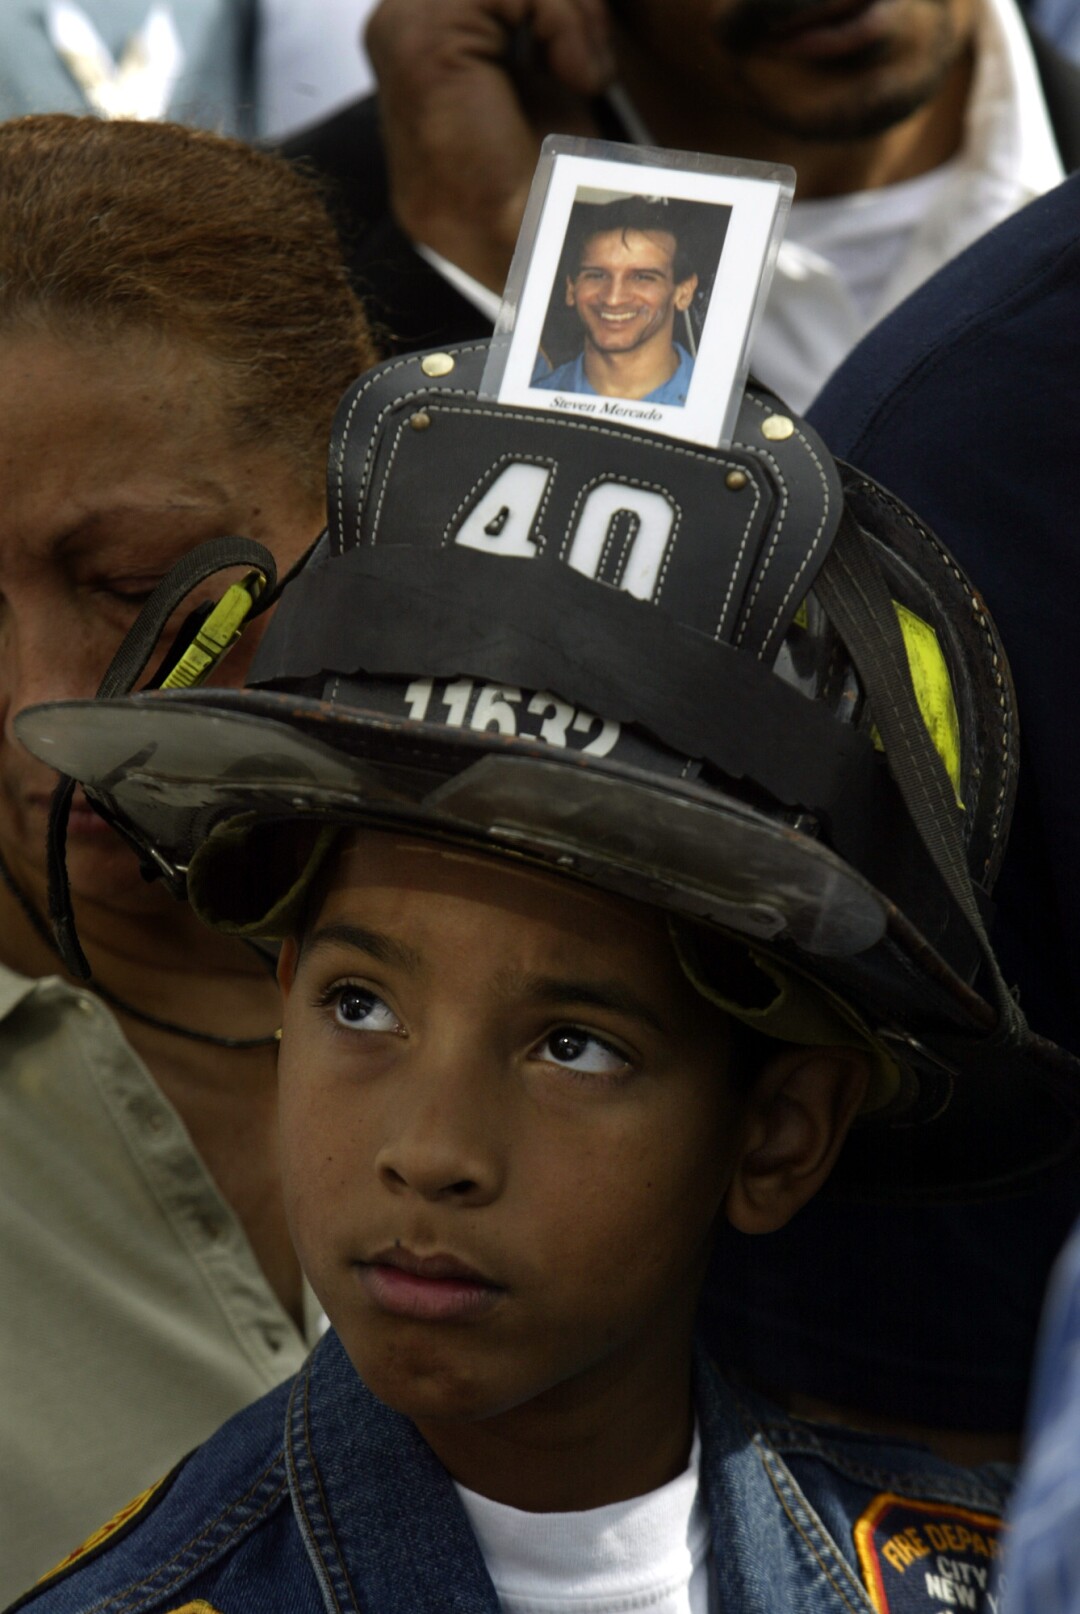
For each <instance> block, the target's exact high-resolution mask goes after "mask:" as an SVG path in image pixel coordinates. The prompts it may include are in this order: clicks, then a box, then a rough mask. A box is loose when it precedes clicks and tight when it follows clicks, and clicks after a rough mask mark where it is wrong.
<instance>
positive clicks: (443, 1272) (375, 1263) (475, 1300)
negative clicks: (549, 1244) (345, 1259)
mask: <svg viewBox="0 0 1080 1614" xmlns="http://www.w3.org/2000/svg"><path fill="white" fill-rule="evenodd" d="M356 1272H357V1276H358V1277H359V1279H360V1284H361V1287H362V1288H363V1289H364V1291H365V1293H366V1294H367V1296H368V1298H369V1299H370V1300H372V1301H373V1302H374V1303H375V1305H376V1306H377V1307H378V1308H379V1310H380V1311H385V1312H388V1313H390V1315H391V1316H395V1317H412V1318H416V1319H418V1320H420V1321H422V1322H445V1321H449V1320H452V1319H454V1318H459V1317H469V1316H476V1315H477V1314H478V1313H481V1312H486V1311H490V1310H491V1308H492V1306H494V1305H496V1304H497V1303H498V1301H499V1299H500V1298H501V1296H502V1295H503V1294H504V1293H505V1290H504V1289H502V1288H501V1287H500V1285H499V1284H496V1283H493V1282H492V1281H491V1279H490V1278H485V1277H484V1275H483V1274H482V1273H480V1272H477V1271H476V1269H475V1268H474V1267H470V1266H469V1265H468V1264H467V1263H466V1262H464V1261H460V1260H458V1258H457V1257H456V1256H453V1255H441V1254H440V1255H427V1256H419V1255H414V1254H413V1252H412V1251H411V1250H405V1249H399V1248H398V1247H397V1246H395V1247H394V1248H392V1249H389V1250H380V1251H379V1252H378V1253H377V1254H376V1255H373V1256H371V1257H370V1258H369V1259H368V1260H366V1261H358V1262H357V1263H356Z"/></svg>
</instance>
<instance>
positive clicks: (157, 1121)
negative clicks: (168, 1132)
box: [146, 1110, 165, 1132]
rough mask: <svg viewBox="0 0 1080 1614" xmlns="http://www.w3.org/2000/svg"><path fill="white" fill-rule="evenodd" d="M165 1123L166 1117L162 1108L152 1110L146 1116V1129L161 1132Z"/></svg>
mask: <svg viewBox="0 0 1080 1614" xmlns="http://www.w3.org/2000/svg"><path fill="white" fill-rule="evenodd" d="M164 1125H165V1117H164V1115H162V1113H161V1111H160V1110H151V1111H150V1113H149V1114H148V1115H147V1117H146V1130H147V1131H148V1132H160V1131H161V1130H162V1128H163V1127H164Z"/></svg>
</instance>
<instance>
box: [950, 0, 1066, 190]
mask: <svg viewBox="0 0 1080 1614" xmlns="http://www.w3.org/2000/svg"><path fill="white" fill-rule="evenodd" d="M975 43H976V58H975V73H974V77H973V80H972V85H971V95H970V99H969V101H968V111H967V118H966V120H965V133H964V146H963V149H962V151H961V153H960V156H961V160H962V162H963V164H964V166H965V168H968V169H977V170H980V171H982V172H984V173H989V174H993V175H994V176H995V177H997V178H998V179H999V180H1000V181H1001V182H1002V183H1003V184H1005V185H1008V186H1011V187H1013V188H1014V189H1015V191H1016V193H1017V194H1018V195H1019V196H1022V197H1023V199H1024V200H1025V201H1026V200H1031V199H1032V198H1034V197H1036V196H1041V195H1043V193H1044V192H1045V191H1048V190H1052V189H1053V187H1054V186H1055V185H1059V184H1060V183H1061V181H1062V180H1063V179H1064V177H1065V170H1064V168H1063V166H1062V162H1061V156H1060V153H1059V152H1058V148H1057V143H1056V141H1055V139H1054V131H1053V127H1052V125H1051V123H1050V114H1049V112H1048V111H1047V106H1046V98H1045V97H1044V95H1043V92H1042V83H1041V80H1040V78H1039V70H1038V67H1037V66H1036V62H1035V55H1034V52H1033V51H1032V48H1031V41H1030V39H1029V38H1028V34H1027V30H1026V28H1025V27H1024V24H1023V21H1022V19H1021V16H1020V12H1019V10H1018V9H1017V6H1016V4H1015V0H982V5H981V6H980V8H979V14H978V20H977V23H976V35H975Z"/></svg>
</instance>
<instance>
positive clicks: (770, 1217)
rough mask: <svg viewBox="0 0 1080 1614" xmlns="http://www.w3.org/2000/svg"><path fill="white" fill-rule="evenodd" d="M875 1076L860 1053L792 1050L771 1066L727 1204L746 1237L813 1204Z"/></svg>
mask: <svg viewBox="0 0 1080 1614" xmlns="http://www.w3.org/2000/svg"><path fill="white" fill-rule="evenodd" d="M869 1076H870V1065H869V1061H868V1059H867V1057H866V1055H865V1054H862V1053H860V1052H859V1051H858V1049H855V1048H789V1049H786V1050H785V1051H784V1052H783V1053H780V1054H777V1056H776V1057H775V1058H774V1059H771V1060H770V1061H769V1063H768V1064H767V1065H766V1066H765V1068H764V1070H763V1071H762V1072H761V1074H760V1075H759V1077H758V1079H757V1081H756V1083H755V1084H754V1088H753V1091H752V1092H751V1094H750V1098H749V1100H748V1106H747V1115H746V1123H745V1132H744V1138H743V1146H742V1149H741V1152H740V1155H739V1158H738V1160H737V1162H736V1165H735V1170H734V1174H733V1176H732V1180H731V1184H730V1187H729V1188H728V1192H727V1197H726V1200H725V1208H726V1210H727V1215H728V1220H729V1221H730V1222H731V1224H732V1226H733V1227H736V1228H738V1229H739V1231H740V1232H742V1233H771V1232H774V1231H775V1230H776V1229H777V1228H779V1227H783V1225H784V1223H785V1222H787V1221H788V1220H790V1218H791V1217H792V1216H794V1215H795V1212H796V1211H798V1210H801V1209H802V1207H803V1206H804V1205H805V1204H806V1202H807V1200H809V1199H812V1198H813V1196H814V1195H815V1194H816V1193H817V1191H818V1189H819V1188H820V1187H821V1185H822V1184H823V1183H824V1181H825V1179H826V1177H827V1176H828V1175H829V1172H830V1171H831V1170H832V1168H833V1164H834V1162H835V1160H836V1157H837V1155H838V1154H839V1152H840V1146H841V1144H842V1143H843V1141H844V1139H845V1137H846V1136H847V1133H848V1128H849V1127H850V1126H851V1123H852V1121H853V1120H854V1119H855V1117H856V1115H857V1114H858V1112H859V1106H860V1105H861V1104H862V1101H863V1097H864V1095H865V1093H866V1086H867V1082H868V1080H869Z"/></svg>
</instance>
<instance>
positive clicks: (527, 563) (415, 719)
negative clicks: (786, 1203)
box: [18, 343, 1080, 1199]
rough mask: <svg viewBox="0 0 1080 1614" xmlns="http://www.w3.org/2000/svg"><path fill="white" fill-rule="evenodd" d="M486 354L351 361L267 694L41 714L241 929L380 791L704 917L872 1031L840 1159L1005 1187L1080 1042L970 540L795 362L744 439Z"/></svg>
mask: <svg viewBox="0 0 1080 1614" xmlns="http://www.w3.org/2000/svg"><path fill="white" fill-rule="evenodd" d="M485 355H486V344H483V343H479V344H475V345H470V346H462V347H458V348H455V349H451V350H449V351H448V352H446V353H439V354H426V355H425V354H414V355H410V356H408V357H405V358H398V359H395V360H392V361H390V362H388V363H386V364H384V365H382V366H380V367H379V368H377V369H375V370H373V371H371V372H369V373H368V374H367V375H365V376H364V377H362V378H361V379H360V380H359V381H358V382H356V383H355V385H354V386H353V387H352V388H351V389H350V391H349V393H348V394H347V395H346V397H345V399H344V400H343V402H342V404H341V406H340V409H339V412H338V415H337V419H336V422H335V428H334V436H333V443H332V449H331V455H330V467H329V477H328V487H329V512H330V521H329V527H328V530H327V532H326V534H324V536H323V538H322V539H321V540H320V542H319V544H318V545H317V546H316V548H315V550H314V551H313V553H312V554H311V556H310V558H309V559H308V561H307V564H306V565H305V566H304V568H303V570H302V571H301V572H300V573H299V574H298V575H297V576H296V577H295V579H294V580H293V581H291V582H290V583H289V585H288V587H287V588H286V589H285V591H284V594H283V595H282V597H281V601H280V604H278V606H277V609H276V612H275V615H274V617H273V619H272V621H271V623H270V626H269V629H268V631H267V633H266V635H265V637H264V639H263V641H262V643H261V645H260V647H259V649H258V652H257V654H256V657H255V661H254V663H253V665H252V669H251V674H250V679H249V685H248V687H247V688H245V689H243V690H239V691H235V690H226V689H215V688H212V687H203V688H191V689H187V690H183V691H180V692H176V693H170V692H167V691H163V690H152V691H150V692H146V691H144V692H142V693H139V694H136V695H126V694H125V695H121V696H120V697H119V698H112V699H104V700H99V701H96V702H87V701H60V702H55V703H52V704H50V705H48V706H43V707H40V708H37V709H35V710H33V711H30V712H27V713H24V714H23V716H22V718H21V719H20V721H19V725H18V731H19V734H20V736H21V737H22V739H23V740H24V741H25V742H26V743H27V744H28V745H29V747H30V749H31V750H33V751H34V752H35V753H36V754H37V755H39V756H41V757H43V758H44V759H45V760H48V761H50V762H51V763H53V765H54V766H57V767H58V768H60V769H61V770H62V771H63V772H65V773H67V774H68V775H71V776H72V777H74V778H75V779H77V780H79V781H81V782H82V783H83V785H84V787H85V790H86V794H87V796H88V797H89V799H90V800H91V801H92V802H93V803H94V804H95V805H96V806H97V807H98V809H99V810H100V811H101V812H102V813H103V814H104V815H105V816H106V817H107V818H108V819H109V820H110V821H111V822H112V823H113V824H115V825H116V826H117V827H118V828H119V829H120V830H121V831H122V832H123V833H124V834H125V835H126V836H127V837H128V839H129V840H130V841H131V842H132V843H133V845H134V846H135V847H136V848H137V849H138V850H139V852H140V854H141V855H142V857H143V860H144V864H145V865H146V867H147V868H148V869H149V870H152V871H153V872H154V873H155V874H157V875H159V876H161V877H163V878H164V879H165V880H166V881H167V883H168V884H169V886H170V887H171V888H172V889H173V891H174V892H176V893H177V894H178V895H188V896H189V897H190V898H191V900H193V901H194V903H195V905H196V907H198V908H199V909H200V910H201V911H202V912H203V914H204V917H207V918H208V919H209V920H210V921H211V922H212V923H215V924H218V925H223V926H225V927H227V928H231V929H234V930H236V931H238V932H241V933H247V934H252V935H258V934H263V935H273V934H275V933H281V931H282V930H283V929H284V928H285V927H286V926H287V923H288V908H289V902H290V894H291V893H292V892H293V891H294V887H295V882H296V866H295V862H294V860H293V855H294V852H295V843H296V841H297V839H298V838H300V839H302V837H298V836H297V828H296V827H297V825H303V826H307V827H308V833H309V835H310V840H311V844H312V845H314V844H323V843H325V841H326V838H327V837H326V834H325V827H326V826H327V824H328V823H329V824H334V823H350V822H352V823H355V822H357V821H363V822H365V823H368V824H371V825H375V826H378V825H385V826H398V827H411V828H412V829H414V830H415V831H416V832H417V833H421V834H425V835H432V836H436V837H449V838H453V839H458V840H464V841H467V842H470V843H472V844H474V845H480V846H483V847H486V848H487V849H489V850H491V851H493V852H498V853H501V854H503V855H506V856H510V857H515V858H522V859H526V860H529V861H531V862H533V863H539V864H542V865H547V866H549V867H551V868H554V869H556V870H558V871H561V872H562V873H564V874H565V875H567V876H568V877H571V878H575V879H579V880H584V881H587V882H590V883H592V884H595V885H597V886H600V887H603V888H605V889H607V890H609V891H612V892H616V893H620V894H622V895H624V896H628V897H631V898H635V899H638V900H640V901H642V902H646V903H650V904H653V905H655V906H657V907H659V908H661V909H664V910H666V911H667V912H668V913H669V914H670V915H671V916H672V920H673V934H674V935H675V938H676V945H677V946H678V947H679V949H680V952H681V954H682V956H683V961H684V965H685V967H686V968H687V969H688V970H689V971H690V972H691V974H692V975H693V976H694V978H695V979H696V980H697V981H698V983H699V985H701V986H702V988H703V989H704V990H706V991H707V992H709V993H710V995H714V996H715V997H716V998H717V1000H718V1001H722V1002H724V1003H725V1004H726V1005H727V1006H728V1007H730V1008H732V1010H733V1012H735V1013H737V1014H739V1016H740V1018H743V1019H744V1020H746V1021H747V1022H748V1023H749V1024H751V1025H754V1026H756V1027H757V1028H758V1029H760V1030H761V1031H763V1032H764V1033H766V1034H767V1035H772V1036H777V1037H781V1038H785V1039H787V1040H790V1041H803V1040H805V1041H821V1040H833V1041H845V1040H848V1041H852V1042H856V1043H859V1044H860V1045H862V1046H864V1047H867V1048H868V1049H869V1050H870V1052H871V1055H872V1059H873V1062H874V1068H875V1080H874V1082H873V1084H872V1089H871V1098H870V1101H869V1102H868V1104H867V1106H866V1110H865V1113H864V1114H863V1116H862V1117H861V1118H860V1120H859V1122H858V1123H857V1124H856V1127H855V1129H854V1130H853V1132H852V1134H851V1137H850V1139H849V1142H848V1144H847V1145H846V1146H845V1149H844V1152H843V1155H842V1158H841V1161H840V1163H839V1165H838V1168H837V1171H836V1173H835V1180H834V1188H835V1189H836V1190H837V1191H840V1192H845V1191H846V1192H849V1193H859V1194H863V1195H869V1196H873V1197H881V1198H898V1197H900V1198H903V1197H913V1198H938V1199H947V1198H951V1197H965V1196H969V1195H972V1194H975V1193H980V1192H987V1191H1003V1190H1005V1191H1007V1190H1009V1189H1010V1188H1013V1187H1016V1186H1019V1185H1020V1184H1022V1183H1023V1182H1024V1181H1025V1180H1027V1179H1028V1178H1029V1177H1030V1176H1031V1174H1032V1173H1033V1172H1037V1171H1039V1170H1041V1169H1043V1168H1045V1167H1047V1166H1049V1165H1051V1164H1053V1163H1055V1162H1057V1161H1059V1160H1061V1159H1062V1158H1064V1157H1066V1156H1068V1155H1069V1154H1070V1152H1072V1151H1074V1150H1075V1148H1076V1142H1077V1135H1078V1124H1077V1123H1078V1115H1080V1085H1078V1083H1077V1076H1076V1070H1077V1067H1076V1066H1074V1064H1073V1062H1072V1061H1071V1060H1070V1059H1069V1058H1068V1056H1066V1055H1064V1054H1063V1053H1061V1051H1060V1050H1058V1049H1056V1048H1054V1047H1053V1046H1052V1045H1050V1044H1048V1043H1046V1042H1044V1041H1043V1040H1042V1039H1041V1038H1038V1037H1036V1036H1034V1035H1033V1034H1032V1033H1031V1032H1030V1031H1029V1029H1028V1027H1027V1026H1026V1024H1025V1022H1024V1020H1023V1017H1022V1015H1021V1013H1020V1011H1019V1009H1018V1007H1017V1005H1016V1003H1015V1002H1014V1000H1013V998H1012V996H1011V995H1010V994H1009V992H1008V990H1007V988H1006V986H1005V983H1004V982H1003V981H1002V979H1001V976H1000V972H999V970H998V968H997V965H996V962H995V960H994V958H993V955H992V953H991V950H990V947H989V944H988V942H987V940H986V930H985V925H986V919H987V916H988V913H989V892H990V888H991V886H992V884H993V881H994V878H995V876H996V873H997V870H998V866H999V863H1000V860H1001V857H1002V854H1003V851H1004V846H1005V839H1006V835H1007V831H1008V824H1009V817H1010V812H1011V807H1012V801H1013V795H1014V789H1015V773H1016V763H1017V727H1016V716H1015V711H1014V701H1013V690H1012V685H1011V681H1010V677H1009V672H1008V666H1007V663H1006V660H1005V656H1004V654H1003V651H1002V648H1001V644H1000V642H999V640H998V637H997V633H996V631H995V629H994V626H993V623H992V622H991V620H990V618H989V616H988V614H987V611H986V608H985V606H984V605H983V603H982V601H981V599H980V597H979V595H978V594H977V593H976V591H975V590H974V589H973V588H972V586H971V584H970V583H969V582H968V580H967V578H966V577H965V576H964V574H963V573H962V572H961V570H960V568H959V567H958V566H957V565H956V563H955V561H954V560H953V559H952V557H951V556H950V555H949V554H948V553H947V551H946V550H945V549H944V548H943V546H942V545H941V544H940V543H939V542H938V541H937V539H936V538H935V537H934V535H933V534H932V533H931V532H929V531H928V530H927V528H926V527H924V526H923V525H922V524H921V523H920V521H919V520H918V519H917V517H915V516H914V515H912V513H911V512H910V511H908V510H907V509H905V508H904V507H903V506H902V505H901V504H900V503H899V502H898V501H897V500H895V499H894V498H892V497H891V496H890V495H889V494H888V493H887V492H885V491H884V490H882V489H881V488H880V487H878V486H877V485H876V484H874V483H873V482H872V481H870V480H869V479H868V478H866V477H864V476H862V475H860V474H859V473H858V472H857V471H852V470H850V469H849V468H847V467H844V466H838V465H837V464H836V463H835V462H834V461H833V460H832V459H831V457H830V456H829V454H828V452H827V450H826V449H825V447H824V445H823V444H822V443H821V442H820V440H819V439H818V438H817V437H816V436H815V434H814V433H813V431H812V430H811V429H810V428H809V427H808V426H806V425H805V423H803V422H801V421H800V420H798V419H796V418H795V417H793V416H792V415H791V414H790V413H789V412H788V411H786V409H785V408H784V406H783V405H781V404H780V403H779V402H778V400H776V399H775V398H773V397H771V396H770V395H769V394H767V393H765V392H763V391H762V390H760V389H758V388H755V387H753V386H751V387H749V388H748V389H747V391H746V394H745V396H744V400H743V404H742V408H741V413H740V416H739V420H738V424H737V428H736V435H735V441H734V442H733V443H732V444H731V445H730V446H728V447H721V448H707V447H699V446H696V445H693V444H688V443H685V442H681V441H677V440H674V439H672V438H668V437H659V436H655V435H650V434H648V433H646V432H644V431H641V430H639V429H635V428H631V427H628V426H626V425H623V424H621V423H620V420H619V417H618V412H617V411H612V412H611V413H606V412H605V411H604V410H603V409H600V410H599V411H598V412H596V413H594V414H592V415H590V416H588V417H580V416H574V415H567V414H561V413H557V412H555V411H551V410H537V409H529V408H522V407H510V406H506V405H500V404H498V403H495V402H493V401H489V400H487V399H485V398H481V397H480V396H479V395H478V390H477V389H478V382H479V377H480V374H481V371H482V369H483V363H484V358H485ZM251 547H252V546H248V548H249V549H250V548H251ZM196 553H197V552H196ZM188 586H190V585H188ZM137 630H138V624H137V625H136V630H133V631H137ZM121 659H123V658H121ZM130 659H131V658H130V657H128V660H130ZM138 659H141V660H143V661H145V659H146V657H145V653H144V654H143V655H142V656H141V658H136V660H138ZM196 659H197V658H196ZM172 660H175V657H174V658H172ZM169 664H171V662H170V663H169ZM115 667H116V664H114V671H115ZM158 681H160V675H159V679H158ZM129 685H130V678H127V679H121V680H120V681H119V682H118V680H117V678H116V677H115V676H113V677H112V678H111V679H110V680H107V682H106V685H105V686H103V689H104V691H105V692H106V693H113V692H115V690H116V689H117V688H119V689H121V690H123V689H125V688H126V687H129ZM320 828H322V830H323V831H324V833H322V834H321V835H319V834H318V833H317V831H318V830H319V829H320ZM290 847H291V848H292V851H289V850H288V849H289V848H290ZM287 853H288V855H286V854H287ZM733 980H734V981H735V982H736V984H732V981H733ZM838 1027H839V1028H840V1029H839V1032H838Z"/></svg>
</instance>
